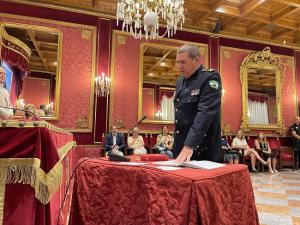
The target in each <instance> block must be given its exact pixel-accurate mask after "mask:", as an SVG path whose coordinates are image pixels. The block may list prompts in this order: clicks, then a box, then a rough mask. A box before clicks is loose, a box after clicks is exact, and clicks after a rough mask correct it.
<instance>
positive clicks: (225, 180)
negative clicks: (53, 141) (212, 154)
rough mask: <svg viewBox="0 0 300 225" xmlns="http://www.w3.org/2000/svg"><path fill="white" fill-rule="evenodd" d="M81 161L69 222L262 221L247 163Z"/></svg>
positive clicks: (78, 224)
mask: <svg viewBox="0 0 300 225" xmlns="http://www.w3.org/2000/svg"><path fill="white" fill-rule="evenodd" d="M84 160H86V161H84ZM79 163H80V164H79V167H78V169H77V171H76V180H75V184H74V189H73V190H74V192H73V202H72V209H71V217H70V224H71V225H81V224H90V225H93V224H95V225H96V224H107V225H108V224H109V225H114V224H123V225H126V224H131V225H134V224H136V225H147V224H168V225H172V224H174V225H175V224H187V225H194V224H199V223H201V224H202V225H208V224H210V225H211V224H228V225H229V224H230V225H232V224H247V225H252V224H253V225H257V224H259V222H258V216H257V211H256V207H255V202H254V194H253V190H252V186H251V181H250V177H249V173H248V170H247V168H246V166H245V165H228V166H226V167H223V168H219V169H214V170H196V169H191V168H184V169H180V170H176V171H162V170H159V169H157V168H153V167H150V166H138V167H137V166H127V165H120V164H118V163H112V162H109V161H105V160H92V159H83V160H82V161H80V162H79Z"/></svg>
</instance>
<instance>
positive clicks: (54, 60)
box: [1, 23, 62, 119]
mask: <svg viewBox="0 0 300 225" xmlns="http://www.w3.org/2000/svg"><path fill="white" fill-rule="evenodd" d="M1 39H2V43H1V47H2V49H4V50H5V51H6V53H5V54H3V52H2V54H1V66H2V67H4V69H5V71H6V74H7V78H6V79H7V80H9V81H8V82H6V86H7V87H6V89H7V90H8V91H9V93H10V100H11V104H12V105H13V107H14V108H18V109H21V110H22V109H24V108H25V107H26V105H33V106H34V107H35V109H36V112H37V113H38V115H39V116H40V117H42V118H44V119H58V113H59V93H60V92H59V90H60V65H61V63H60V62H61V48H62V33H61V32H60V31H59V30H57V29H53V28H46V27H40V26H32V25H23V24H11V23H5V24H1ZM21 115H22V111H19V110H15V116H16V117H18V116H21Z"/></svg>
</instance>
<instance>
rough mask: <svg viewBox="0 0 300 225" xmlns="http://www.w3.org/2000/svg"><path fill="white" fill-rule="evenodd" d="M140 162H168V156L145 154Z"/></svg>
mask: <svg viewBox="0 0 300 225" xmlns="http://www.w3.org/2000/svg"><path fill="white" fill-rule="evenodd" d="M140 157H141V161H168V160H169V156H167V155H164V154H145V155H141V156H140Z"/></svg>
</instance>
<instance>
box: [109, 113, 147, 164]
mask: <svg viewBox="0 0 300 225" xmlns="http://www.w3.org/2000/svg"><path fill="white" fill-rule="evenodd" d="M146 118H147V116H146V115H144V116H143V117H142V118H141V119H140V120H139V121H138V122H137V123H136V124H135V125H134V126H133V127H132V128H131V129H130V130H129V131H128V132H127V133H126V136H128V134H129V133H130V132H131V131H132V130H133V128H135V127H136V126H137V125H138V124H140V123H141V122H143V121H144V120H145V119H146ZM115 146H116V145H113V146H112V147H111V149H113V148H114V147H115ZM107 155H108V160H109V161H123V162H124V161H126V162H128V161H130V159H129V158H128V157H126V156H120V155H117V154H114V153H112V152H111V153H108V154H107Z"/></svg>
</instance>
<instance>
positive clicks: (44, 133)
mask: <svg viewBox="0 0 300 225" xmlns="http://www.w3.org/2000/svg"><path fill="white" fill-rule="evenodd" d="M72 140H73V136H72V135H70V134H68V133H60V132H56V131H52V130H49V129H48V128H46V127H32V128H16V127H1V129H0V146H1V148H0V158H38V159H40V160H41V168H42V169H43V170H44V172H46V173H47V172H49V171H50V169H51V168H52V167H53V166H54V165H55V163H56V162H57V161H58V160H59V155H58V152H57V149H58V148H59V147H62V146H63V145H64V144H66V143H67V142H69V141H72Z"/></svg>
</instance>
